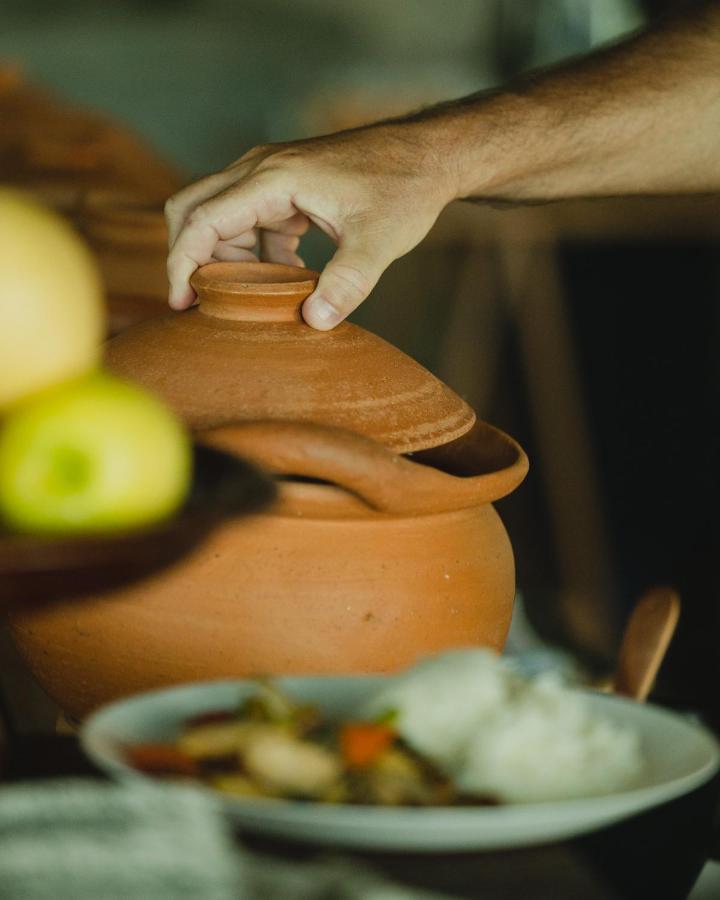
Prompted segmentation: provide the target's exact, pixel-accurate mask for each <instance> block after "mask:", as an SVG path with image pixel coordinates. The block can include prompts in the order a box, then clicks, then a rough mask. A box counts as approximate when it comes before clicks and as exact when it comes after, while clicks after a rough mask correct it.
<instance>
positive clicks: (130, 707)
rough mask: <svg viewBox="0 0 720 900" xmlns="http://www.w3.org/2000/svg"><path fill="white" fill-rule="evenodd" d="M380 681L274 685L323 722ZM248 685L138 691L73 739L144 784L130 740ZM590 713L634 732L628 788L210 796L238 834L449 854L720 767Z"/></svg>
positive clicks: (164, 731)
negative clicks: (509, 800)
mask: <svg viewBox="0 0 720 900" xmlns="http://www.w3.org/2000/svg"><path fill="white" fill-rule="evenodd" d="M381 682H382V678H381V677H377V676H372V677H346V678H285V679H279V680H278V683H279V684H280V686H281V687H283V688H284V689H286V690H287V692H288V693H289V694H290V695H291V696H292V697H295V698H297V699H298V700H301V701H305V702H311V703H316V704H317V705H319V706H320V707H321V708H322V709H323V710H324V712H325V713H326V714H327V715H329V716H331V717H333V716H334V717H340V716H341V715H343V714H345V715H348V714H352V711H353V710H355V709H358V708H359V706H360V705H361V703H362V702H363V700H364V699H365V698H366V697H367V696H368V695H369V694H370V692H372V691H374V690H376V689H377V687H378V686H379V685H380V684H381ZM254 689H255V688H254V685H253V684H252V682H242V681H233V682H209V683H201V684H191V685H187V686H182V687H177V688H169V689H167V690H161V691H154V692H152V693H147V694H141V695H138V696H136V697H132V698H130V699H128V700H122V701H119V702H117V703H113V704H111V705H109V706H106V707H105V708H103V709H101V710H100V711H99V712H97V713H95V714H94V715H93V716H91V717H90V718H89V719H88V721H87V722H86V723H85V725H84V727H83V729H82V733H81V739H82V744H83V747H84V749H85V751H86V752H87V753H88V755H89V756H90V757H91V759H92V760H93V761H94V762H95V763H96V764H97V765H98V766H100V768H102V769H103V770H104V771H106V772H108V773H109V774H111V775H113V776H115V777H119V778H144V777H146V776H143V775H141V774H140V773H138V772H136V771H134V770H133V769H131V768H130V767H129V766H128V765H127V764H126V763H125V761H124V758H123V753H122V747H123V745H127V744H131V743H142V742H146V741H151V742H152V741H168V740H172V739H173V738H174V737H175V735H176V734H177V733H178V732H179V730H180V728H181V726H182V723H183V722H184V721H185V720H186V719H188V718H190V717H191V716H194V715H197V714H198V713H201V712H206V711H209V710H214V709H227V708H234V707H236V706H237V705H238V704H239V702H240V701H241V699H242V698H243V697H244V696H246V695H247V694H248V693H251V692H252V691H253V690H254ZM587 700H588V703H590V704H591V705H592V707H593V709H594V710H595V711H596V712H597V713H598V714H602V715H604V716H606V717H607V718H609V719H611V720H613V721H614V722H617V723H618V724H622V725H626V726H630V727H632V728H634V729H635V730H636V731H637V732H638V733H639V734H640V736H641V740H642V743H643V747H644V751H645V754H646V757H647V759H648V766H647V772H646V774H645V777H644V779H643V781H642V783H640V784H639V785H638V786H637V787H636V788H635V789H633V790H630V791H624V792H622V793H615V794H609V795H607V796H603V797H592V798H588V799H580V800H567V801H562V802H552V803H533V804H523V805H509V806H499V807H478V808H472V807H457V808H453V807H440V808H434V809H397V808H382V807H365V806H342V805H339V806H331V805H323V804H314V803H300V802H292V801H280V800H269V801H264V800H260V801H258V800H245V799H239V798H234V797H227V796H225V795H222V794H219V793H218V794H216V795H215V796H217V798H218V802H219V803H221V805H222V808H223V809H224V810H225V811H226V813H227V814H228V815H229V816H230V817H231V819H232V820H233V821H234V822H235V823H236V824H237V825H239V826H240V827H241V828H242V829H243V830H245V831H246V832H252V833H255V834H262V835H270V836H275V837H278V838H283V839H288V840H302V841H311V842H313V843H317V844H324V845H332V846H343V847H352V848H356V849H366V850H376V849H384V850H396V851H416V850H420V851H436V852H438V851H452V850H490V849H498V848H511V847H522V846H529V845H532V844H539V843H546V842H548V841H554V840H562V839H566V838H570V837H573V836H577V835H580V834H584V833H587V832H590V831H594V830H596V829H598V828H601V827H602V826H605V825H610V824H612V823H614V822H618V821H620V820H622V819H625V818H628V817H629V816H632V815H634V814H636V813H640V812H642V811H644V810H648V809H651V808H652V807H654V806H658V805H660V804H661V803H664V802H666V801H668V800H672V799H673V798H675V797H679V796H681V795H682V794H686V793H688V792H689V791H691V790H693V789H694V788H697V787H699V786H700V785H702V784H704V783H705V782H706V781H708V780H709V779H710V778H711V777H712V776H713V775H714V774H715V772H717V770H718V767H719V765H720V752H719V748H718V744H717V742H716V740H715V738H714V737H713V736H712V734H711V733H710V732H709V731H707V730H706V729H704V728H702V727H700V726H698V725H696V724H694V723H692V722H690V721H688V720H686V719H685V718H683V717H681V716H679V715H677V714H675V713H671V712H667V711H666V710H663V709H659V708H657V707H653V706H648V705H640V704H638V703H633V702H631V701H626V700H621V699H619V698H617V697H611V696H605V695H601V694H588V695H587Z"/></svg>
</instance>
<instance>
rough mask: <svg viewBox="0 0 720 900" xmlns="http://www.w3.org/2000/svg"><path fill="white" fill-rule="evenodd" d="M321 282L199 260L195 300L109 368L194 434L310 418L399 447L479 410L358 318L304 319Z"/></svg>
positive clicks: (450, 433) (416, 443) (139, 335)
mask: <svg viewBox="0 0 720 900" xmlns="http://www.w3.org/2000/svg"><path fill="white" fill-rule="evenodd" d="M318 277H319V276H318V273H317V272H313V271H311V270H309V269H304V268H299V267H295V266H285V265H279V264H270V263H258V262H248V263H211V264H209V265H206V266H203V267H202V268H200V269H198V270H197V272H196V273H195V274H194V275H193V278H192V281H191V283H192V286H193V288H194V290H195V291H196V293H197V295H198V300H199V303H198V305H197V306H195V307H193V308H192V309H190V310H187V311H185V312H183V313H179V314H178V313H175V314H171V315H169V316H163V317H162V318H156V319H153V320H151V321H148V322H145V323H142V324H140V325H138V326H136V327H134V328H130V329H128V330H127V331H125V332H123V333H122V334H121V335H118V336H117V337H116V338H114V339H113V340H112V341H111V342H110V343H109V344H108V348H107V357H106V361H107V365H108V366H109V367H110V368H111V369H112V370H113V371H115V372H117V373H118V374H121V375H125V376H126V377H131V378H133V379H135V380H136V381H139V382H140V383H141V384H144V385H145V386H146V387H148V388H150V389H151V390H155V391H156V392H157V393H159V394H160V395H161V396H162V397H163V398H164V399H165V400H166V401H167V402H168V403H170V405H171V406H173V407H174V408H175V410H176V411H177V412H178V413H179V414H180V415H181V416H182V417H183V418H184V419H185V421H186V422H188V424H189V425H190V427H192V428H194V429H195V430H205V429H208V428H216V427H218V426H222V425H228V424H232V423H235V422H242V421H248V420H258V419H284V420H295V421H302V422H314V423H316V424H319V425H332V426H337V427H341V428H347V429H348V430H350V431H354V432H357V433H359V434H364V435H366V436H368V437H371V438H374V439H375V440H377V441H379V442H380V443H381V444H383V445H385V446H386V447H389V448H391V449H393V450H395V451H396V452H398V453H409V452H413V451H416V450H423V449H427V448H430V447H436V446H439V445H442V444H445V443H448V442H449V441H452V440H455V439H456V438H458V437H460V436H461V435H463V434H465V433H466V432H467V431H469V430H470V428H471V427H472V425H473V424H474V422H475V413H474V412H473V410H472V409H471V408H470V407H469V406H468V405H467V403H465V401H464V400H462V399H461V398H460V397H459V396H458V395H457V394H455V393H454V392H453V391H452V390H451V389H450V388H449V387H447V386H446V385H445V384H443V383H442V382H441V381H440V380H439V379H437V378H436V377H435V376H434V375H432V374H431V373H430V372H428V370H427V369H425V368H424V367H423V366H421V365H420V364H419V363H417V362H415V361H414V360H413V359H411V358H410V357H409V356H407V355H406V354H404V353H403V352H402V351H401V350H398V349H397V348H396V347H393V346H392V345H391V344H389V343H387V342H386V341H384V340H383V339H382V338H379V337H377V336H376V335H374V334H372V333H371V332H369V331H366V330H365V329H363V328H360V327H358V326H357V325H354V324H352V323H350V322H343V323H342V324H340V325H338V326H337V327H336V328H334V329H333V330H332V331H327V332H321V331H316V330H315V329H313V328H311V327H310V326H309V325H307V324H306V323H305V322H304V321H303V319H302V314H301V308H302V304H303V302H304V300H305V299H306V298H307V297H308V296H309V295H310V294H311V293H312V292H313V290H314V288H315V285H316V283H317V279H318Z"/></svg>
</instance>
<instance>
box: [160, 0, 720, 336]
mask: <svg viewBox="0 0 720 900" xmlns="http://www.w3.org/2000/svg"><path fill="white" fill-rule="evenodd" d="M717 190H720V2H717V0H715V2H705V3H695V4H692V5H691V6H690V7H689V8H688V9H687V10H685V11H684V13H683V14H680V15H677V16H675V17H673V18H669V19H667V20H665V22H663V23H662V24H661V25H659V26H657V27H656V28H654V29H652V30H651V31H648V32H646V33H644V34H641V35H639V36H637V37H634V38H631V39H629V40H627V41H625V42H623V43H621V44H619V45H616V46H614V47H611V48H609V49H606V50H601V51H599V52H597V53H595V54H592V55H591V56H589V57H586V58H584V59H582V60H580V61H578V62H575V63H570V64H568V65H565V66H563V67H562V68H558V69H554V70H552V71H548V72H545V73H541V74H538V75H535V76H533V77H531V78H529V79H526V80H524V81H522V82H520V83H518V84H517V85H513V86H510V87H508V88H505V89H503V90H500V91H496V92H492V93H483V94H479V95H476V96H473V97H468V98H465V99H463V100H460V101H456V102H452V103H447V104H441V105H440V106H437V107H434V108H431V109H429V110H426V111H424V112H422V113H419V114H416V115H412V116H408V117H406V118H402V119H396V120H392V121H387V122H381V123H378V124H377V125H371V126H368V127H364V128H359V129H355V130H351V131H345V132H340V133H338V134H332V135H328V136H325V137H320V138H314V139H312V140H307V141H299V142H295V143H288V144H276V145H269V146H264V147H258V148H255V149H254V150H251V151H250V152H249V153H247V154H245V156H243V157H241V158H240V159H239V160H237V162H234V163H232V164H231V165H230V166H228V167H227V168H226V169H224V170H223V171H221V172H218V173H217V174H214V175H210V176H209V177H207V178H204V179H202V180H201V181H198V182H196V183H195V184H192V185H190V186H189V187H187V188H185V189H183V190H182V191H180V193H178V194H176V195H175V196H174V197H173V198H171V199H170V200H169V201H168V204H167V207H166V213H167V218H168V225H169V230H170V245H171V250H170V254H169V258H168V274H169V277H170V285H171V291H170V304H171V306H173V307H174V308H176V309H183V308H185V307H187V306H189V305H190V303H192V301H193V299H194V297H193V292H192V290H191V289H190V288H189V286H188V279H189V277H190V275H191V274H192V272H193V271H194V270H195V269H196V268H197V267H198V266H199V265H203V264H204V263H206V262H210V261H211V260H213V259H217V260H239V259H253V258H256V255H254V254H253V253H252V252H251V250H252V248H253V247H254V246H255V244H256V238H257V236H258V235H259V241H258V246H259V251H260V255H261V257H262V258H263V259H267V260H271V261H275V262H286V263H291V264H301V260H300V259H299V257H298V256H297V254H296V251H297V249H298V245H299V240H300V235H301V234H303V233H304V232H305V231H306V230H307V228H308V227H309V226H310V224H314V225H316V226H317V227H319V228H321V229H322V230H323V231H324V232H325V233H326V234H328V235H329V236H330V237H331V238H332V239H333V240H334V241H335V242H336V243H337V245H338V250H337V252H336V253H335V256H334V257H333V259H332V260H331V261H330V263H328V265H327V266H326V268H325V270H324V272H323V273H322V276H321V278H320V282H319V284H318V287H317V290H316V291H315V293H314V294H313V295H312V296H311V297H309V298H308V300H306V302H305V305H304V307H303V316H304V317H305V319H306V321H307V322H308V323H309V324H310V325H313V326H314V327H315V328H319V329H321V330H327V329H329V328H332V327H334V326H335V325H337V324H338V323H339V322H340V321H342V320H343V319H344V318H345V317H346V316H347V315H349V314H350V313H351V312H352V311H353V310H354V309H355V308H356V307H357V306H359V305H360V303H362V301H363V300H364V299H365V298H366V297H367V295H368V294H369V293H370V291H371V290H372V288H373V287H374V285H375V284H376V282H377V280H378V279H379V277H380V276H381V274H382V273H383V271H384V270H385V269H386V268H387V266H388V265H390V263H391V262H393V260H395V259H397V258H398V257H400V256H402V255H403V254H405V253H407V252H408V251H409V250H411V249H412V248H413V247H415V246H416V245H417V244H419V243H420V241H421V240H422V239H423V238H424V237H425V235H426V234H427V233H428V231H429V230H430V228H431V227H432V225H433V224H434V222H435V220H436V219H437V217H438V215H439V214H440V212H441V211H442V210H443V209H444V207H445V206H446V205H447V204H448V203H450V202H451V201H453V200H456V199H474V200H478V201H483V200H504V201H508V202H533V201H542V200H556V199H561V198H565V197H581V196H601V195H603V196H608V195H624V194H643V193H646V194H671V193H708V192H713V191H717Z"/></svg>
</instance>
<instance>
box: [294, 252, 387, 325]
mask: <svg viewBox="0 0 720 900" xmlns="http://www.w3.org/2000/svg"><path fill="white" fill-rule="evenodd" d="M391 262H392V260H390V259H386V258H385V254H382V255H379V254H378V253H377V252H373V251H372V250H371V249H370V248H366V247H359V246H348V247H340V249H339V250H338V251H337V252H336V253H335V255H334V256H333V258H332V259H331V260H330V262H329V263H328V264H327V266H326V267H325V269H324V270H323V272H322V274H321V275H320V280H319V281H318V284H317V287H316V288H315V291H314V292H313V293H312V294H311V295H310V296H309V297H308V298H307V300H306V301H305V303H304V304H303V308H302V314H303V318H304V319H305V321H306V322H307V323H308V325H312V327H313V328H317V329H318V330H319V331H329V330H330V329H331V328H334V327H335V326H336V325H339V324H340V322H342V320H343V319H345V318H346V317H347V316H349V315H350V313H351V312H352V311H353V310H354V309H357V307H358V306H360V304H361V303H362V302H363V300H364V299H365V298H366V297H367V295H368V294H369V293H370V291H371V290H372V289H373V288H374V287H375V285H376V284H377V281H378V279H379V278H380V276H381V275H382V273H383V272H384V271H385V269H386V268H387V266H388V265H389V264H390V263H391Z"/></svg>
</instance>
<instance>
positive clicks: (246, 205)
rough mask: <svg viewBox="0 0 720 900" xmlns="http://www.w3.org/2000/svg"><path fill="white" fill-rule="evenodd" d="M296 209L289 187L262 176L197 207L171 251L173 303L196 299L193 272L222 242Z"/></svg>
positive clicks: (287, 216) (281, 218) (179, 304)
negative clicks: (287, 188) (192, 281)
mask: <svg viewBox="0 0 720 900" xmlns="http://www.w3.org/2000/svg"><path fill="white" fill-rule="evenodd" d="M296 212H297V211H296V210H295V207H294V206H293V204H292V199H291V196H290V194H289V192H288V191H286V190H281V189H277V188H276V187H273V186H272V185H268V184H266V183H264V182H263V181H262V179H260V178H254V179H253V180H252V182H247V183H246V184H244V185H242V186H240V187H237V186H233V187H231V188H228V189H226V190H224V191H222V192H221V193H219V194H217V195H216V196H214V197H211V198H210V199H209V200H206V201H204V202H203V203H201V204H200V205H199V206H197V207H195V209H194V211H193V212H192V213H191V214H190V216H189V217H188V218H187V220H186V221H185V223H184V225H183V226H182V228H181V230H180V232H179V234H178V236H177V238H176V240H175V243H174V244H173V246H172V249H171V250H170V253H169V255H168V278H169V281H170V306H172V307H173V308H174V309H185V308H186V307H188V306H189V305H190V304H191V303H192V302H193V300H194V297H195V294H194V292H193V290H192V288H191V287H190V285H189V280H190V276H191V275H192V274H193V272H194V271H195V269H197V268H198V266H203V265H205V264H206V263H208V262H210V261H211V260H212V259H213V258H214V254H215V249H216V247H217V246H218V244H219V243H221V242H234V241H236V239H237V238H238V236H241V235H245V234H246V233H248V232H253V230H254V229H255V228H256V227H258V226H262V227H264V228H271V227H274V226H276V225H277V224H278V223H281V222H285V221H289V220H293V219H294V217H295V216H296ZM292 227H293V228H295V229H297V228H299V227H300V223H299V222H294V224H293V226H292ZM235 246H237V245H235ZM240 249H247V248H246V247H241V248H240ZM223 252H225V251H223ZM227 252H229V253H233V251H227Z"/></svg>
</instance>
